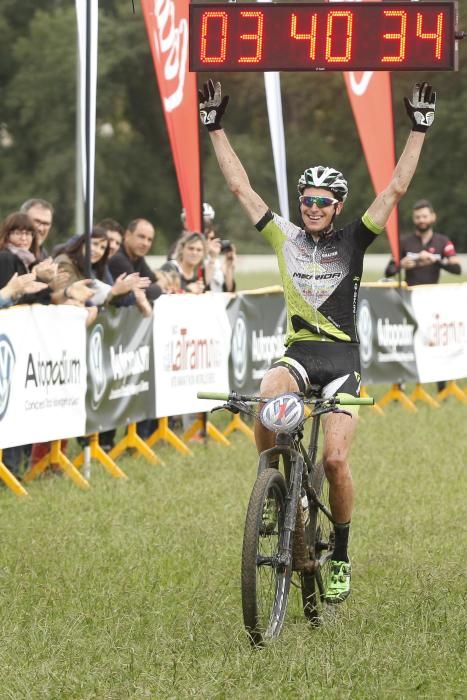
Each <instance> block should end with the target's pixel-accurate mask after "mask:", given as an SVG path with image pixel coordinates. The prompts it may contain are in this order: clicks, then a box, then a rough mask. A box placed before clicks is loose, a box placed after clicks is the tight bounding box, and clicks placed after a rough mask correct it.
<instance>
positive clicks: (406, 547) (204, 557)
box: [0, 399, 467, 700]
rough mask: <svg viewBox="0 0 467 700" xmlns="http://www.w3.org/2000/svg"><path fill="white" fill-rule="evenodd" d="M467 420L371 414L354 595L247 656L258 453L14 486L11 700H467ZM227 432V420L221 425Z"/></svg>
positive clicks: (4, 566) (292, 612) (7, 559)
mask: <svg viewBox="0 0 467 700" xmlns="http://www.w3.org/2000/svg"><path fill="white" fill-rule="evenodd" d="M465 413H466V410H465V406H462V405H460V404H459V403H457V402H455V401H453V400H452V399H451V400H449V401H448V402H447V403H446V404H445V405H443V406H442V407H441V408H440V409H438V410H433V409H429V408H427V407H425V406H421V407H420V410H419V412H418V414H416V415H413V414H409V413H406V412H404V411H403V409H401V408H399V407H397V406H393V407H389V408H388V409H387V411H386V415H385V417H379V416H378V415H376V414H375V413H374V412H373V411H372V410H371V409H362V411H361V415H362V420H361V425H360V428H359V432H358V435H357V439H356V443H355V445H354V450H353V455H352V457H353V459H352V464H353V472H354V477H355V482H356V487H357V502H356V510H355V516H354V519H353V530H352V537H351V553H352V560H353V566H354V582H353V595H352V596H351V598H350V599H349V600H348V601H347V602H346V603H344V604H343V605H342V606H339V608H338V610H337V614H336V615H335V616H333V617H331V618H329V619H328V620H327V621H326V623H325V624H324V625H323V626H322V627H321V628H318V629H312V628H310V627H309V626H308V625H307V624H306V622H305V620H304V618H303V616H302V614H301V610H300V605H299V596H298V594H297V593H296V591H293V595H292V599H291V602H290V605H289V611H288V616H287V619H286V624H285V628H284V632H283V635H282V636H281V637H280V639H279V640H278V641H277V642H276V643H275V644H273V645H271V646H270V647H269V648H267V649H265V650H261V651H253V650H251V649H250V647H249V644H248V642H247V639H246V636H245V634H244V631H243V628H242V620H241V607H240V591H239V573H240V553H241V540H242V528H243V520H244V515H245V510H246V506H247V502H248V496H249V492H250V490H251V486H252V483H253V480H254V475H255V450H254V447H253V445H252V444H251V443H249V442H248V440H247V439H246V438H244V437H242V436H241V435H240V434H238V433H236V434H234V436H233V438H232V445H231V447H228V448H226V447H221V446H218V445H216V444H212V443H209V444H208V445H207V446H203V445H195V446H194V456H193V457H179V456H178V454H177V453H176V452H174V451H173V450H171V449H169V448H167V447H165V448H164V447H163V448H160V449H159V450H158V454H159V456H161V457H162V458H163V459H164V461H165V464H164V466H150V465H148V464H147V463H145V462H144V461H143V460H142V459H139V458H138V459H137V458H131V457H126V458H124V459H122V460H121V461H120V462H119V463H120V464H121V466H122V468H123V469H124V470H125V471H126V472H127V474H128V475H129V480H128V482H126V483H122V482H119V481H117V480H114V479H112V478H111V477H110V476H108V475H107V474H105V473H102V471H101V468H99V467H98V466H97V465H93V469H92V475H91V489H90V490H89V491H88V492H81V491H80V490H78V489H77V488H76V487H75V486H74V485H73V484H72V483H71V482H70V481H69V480H68V479H67V478H57V477H55V478H51V479H47V480H41V481H37V482H34V483H32V484H30V485H28V490H29V492H30V497H29V498H27V499H18V498H16V497H15V496H13V495H12V494H11V493H10V492H8V491H7V490H6V489H4V488H2V489H0V507H1V512H2V540H1V542H2V545H1V549H0V585H1V595H2V605H1V607H0V630H1V647H0V649H1V665H0V687H1V691H0V697H1V698H8V699H16V698H18V699H20V698H21V699H22V698H28V699H29V698H32V699H35V698H47V699H49V698H50V699H54V700H55V699H57V700H58V699H60V700H62V699H66V700H72V699H75V698H76V699H77V700H78V699H79V700H87V699H91V698H98V699H99V700H100V699H102V700H117V699H118V700H120V699H122V700H125V699H127V698H219V699H224V698H226V699H227V698H242V699H243V698H255V699H256V698H260V699H261V698H271V697H279V698H291V699H295V698H336V699H339V700H340V699H341V698H464V697H466V695H467V688H466V686H465V685H464V682H465V677H466V674H465V659H466V636H465V630H466V624H465V623H466V618H465V607H463V594H465V573H466V572H465V544H466V540H465V529H464V526H465V519H466V508H465V493H466V488H465V487H466V478H465V456H466V453H465V444H466V437H467V434H466V427H465V426H466V421H465ZM215 418H216V420H217V421H225V420H226V419H225V417H224V416H221V415H220V414H215Z"/></svg>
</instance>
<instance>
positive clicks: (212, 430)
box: [183, 418, 230, 446]
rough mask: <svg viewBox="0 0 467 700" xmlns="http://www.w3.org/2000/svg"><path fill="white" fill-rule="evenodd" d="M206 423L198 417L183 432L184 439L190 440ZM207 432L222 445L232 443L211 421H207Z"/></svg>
mask: <svg viewBox="0 0 467 700" xmlns="http://www.w3.org/2000/svg"><path fill="white" fill-rule="evenodd" d="M204 427H205V426H204V424H203V421H202V420H201V419H200V418H197V419H196V420H195V421H194V422H193V423H192V424H191V425H190V427H189V428H188V430H186V431H185V432H184V433H183V439H184V440H185V441H186V442H188V440H189V439H190V438H192V437H193V435H196V433H197V432H198V431H199V430H203V429H204ZM206 433H207V434H208V435H209V437H210V438H212V439H213V440H215V441H216V442H219V443H220V444H221V445H225V446H227V445H230V442H229V441H228V440H227V438H226V437H224V435H222V433H221V431H220V430H218V429H217V428H216V426H215V425H213V424H212V423H211V422H210V421H206Z"/></svg>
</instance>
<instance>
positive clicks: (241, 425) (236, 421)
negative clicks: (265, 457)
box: [224, 413, 255, 442]
mask: <svg viewBox="0 0 467 700" xmlns="http://www.w3.org/2000/svg"><path fill="white" fill-rule="evenodd" d="M234 430H239V431H240V432H241V433H243V434H244V435H246V436H247V437H248V438H250V440H251V441H252V442H255V434H254V432H253V431H252V429H251V428H250V427H249V426H248V425H247V424H246V423H245V421H243V420H242V417H241V416H240V414H239V413H234V415H233V416H232V419H231V421H230V423H229V424H228V426H227V427H226V429H225V430H224V435H225V437H227V436H228V435H230V434H231V433H233V431H234Z"/></svg>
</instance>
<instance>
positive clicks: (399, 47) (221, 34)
mask: <svg viewBox="0 0 467 700" xmlns="http://www.w3.org/2000/svg"><path fill="white" fill-rule="evenodd" d="M456 25H457V4H456V2H453V1H451V2H382V3H375V2H362V3H355V4H353V3H352V4H351V3H345V2H341V3H339V2H338V3H334V2H333V3H330V4H317V3H287V4H285V3H277V4H276V3H239V4H237V3H229V4H225V3H215V4H212V3H210V4H207V3H200V4H196V3H192V4H191V5H190V70H192V71H207V70H212V71H245V70H250V71H271V70H281V71H292V70H293V71H299V70H315V71H319V70H339V71H342V70H344V71H345V70H390V71H394V70H417V71H419V70H430V71H432V70H454V69H455V68H456V58H457V53H456V49H457V46H456V38H455V32H456Z"/></svg>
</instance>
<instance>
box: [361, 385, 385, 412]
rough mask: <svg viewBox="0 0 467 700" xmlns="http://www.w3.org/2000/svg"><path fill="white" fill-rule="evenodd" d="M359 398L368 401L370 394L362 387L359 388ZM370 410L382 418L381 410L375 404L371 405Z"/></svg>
mask: <svg viewBox="0 0 467 700" xmlns="http://www.w3.org/2000/svg"><path fill="white" fill-rule="evenodd" d="M360 396H361V397H362V399H368V398H369V397H370V394H369V393H368V392H367V390H366V388H365V387H364V386H362V387H360ZM371 410H372V411H374V412H375V413H377V414H378V415H379V416H384V411H383V409H382V408H381V406H378V404H377V403H375V404H373V406H372V407H371Z"/></svg>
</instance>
